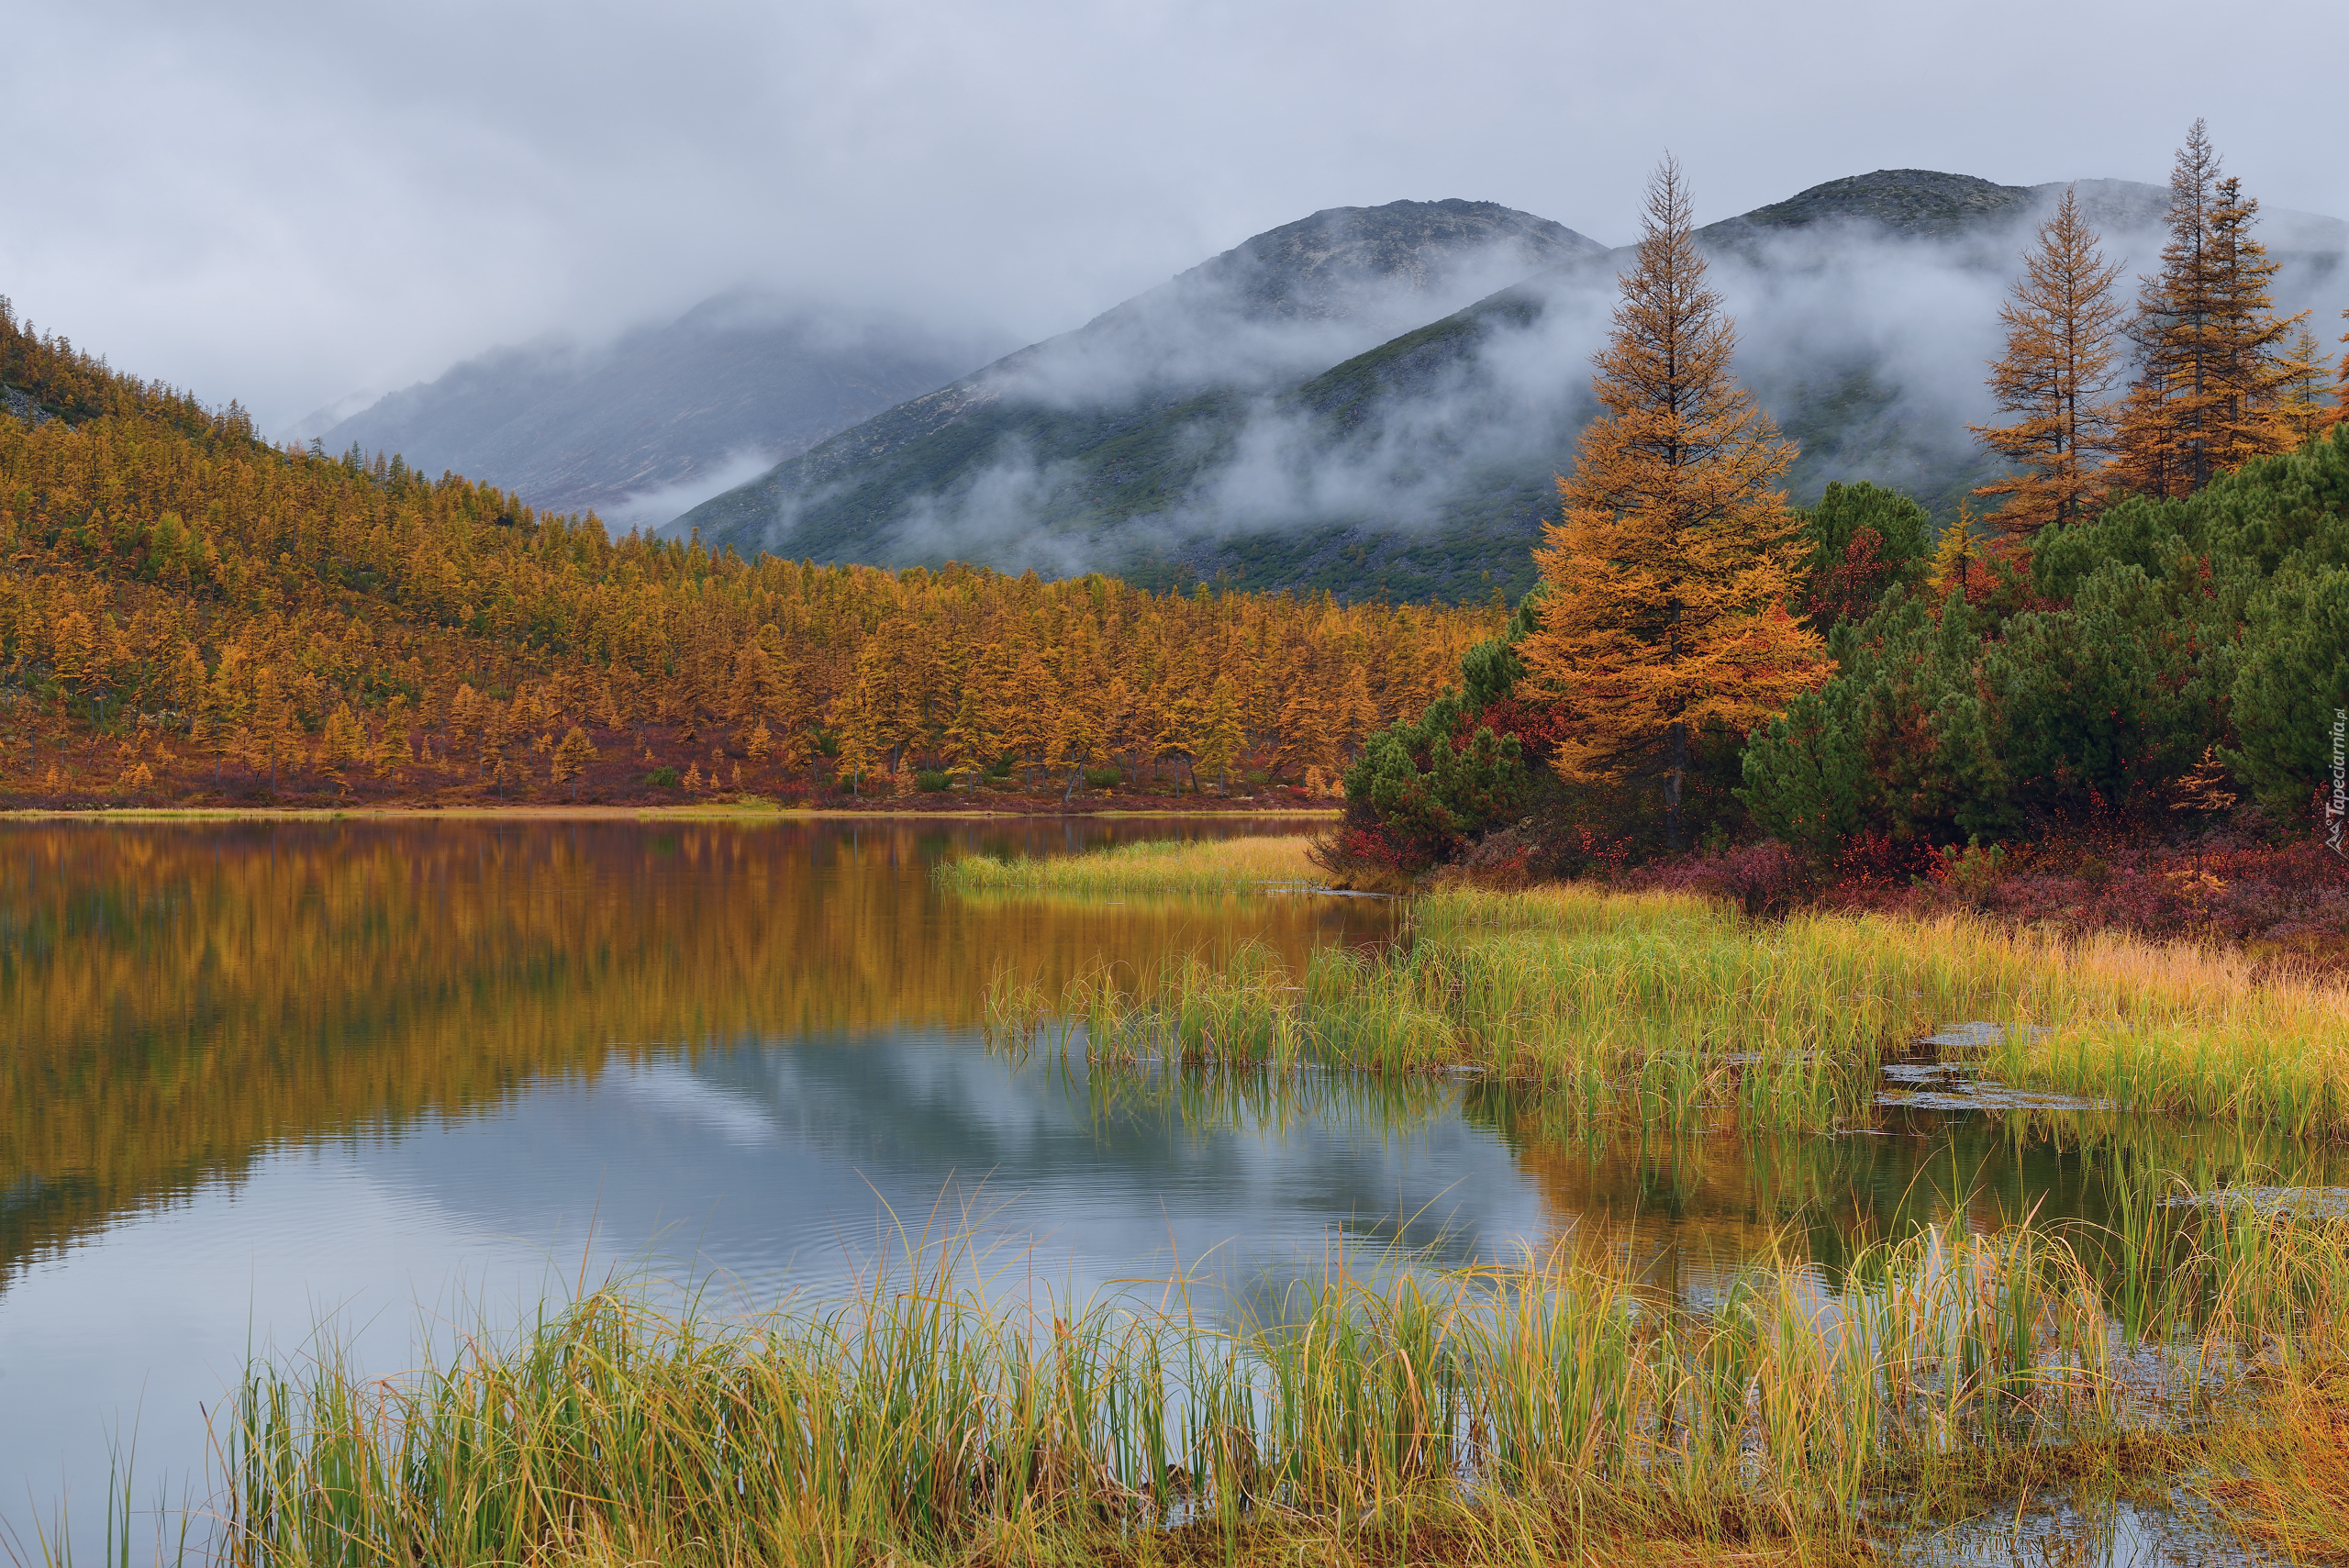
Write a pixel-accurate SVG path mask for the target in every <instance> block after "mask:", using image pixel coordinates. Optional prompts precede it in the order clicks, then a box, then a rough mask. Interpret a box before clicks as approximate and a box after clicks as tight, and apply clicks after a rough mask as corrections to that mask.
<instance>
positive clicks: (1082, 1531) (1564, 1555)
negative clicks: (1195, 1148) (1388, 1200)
mask: <svg viewBox="0 0 2349 1568" xmlns="http://www.w3.org/2000/svg"><path fill="white" fill-rule="evenodd" d="M2143 1212H2144V1213H2145V1214H2146V1215H2147V1216H2150V1217H2153V1218H2150V1219H2149V1220H2148V1223H2150V1224H2153V1225H2154V1226H2156V1227H2158V1228H2159V1229H2160V1234H2159V1235H2158V1236H2157V1237H2155V1238H2154V1240H2157V1241H2158V1242H2159V1246H2158V1247H2157V1248H2156V1250H2155V1251H2156V1253H2157V1255H2158V1259H2159V1261H2158V1262H2152V1261H2150V1258H2149V1257H2145V1258H2138V1259H2137V1261H2136V1262H2133V1263H2131V1264H2128V1265H2126V1267H2128V1268H2130V1269H2133V1270H2134V1272H2135V1277H2134V1278H2133V1280H2131V1281H2123V1280H2121V1279H2120V1278H2119V1277H2117V1275H2116V1274H2115V1273H2113V1272H2112V1271H2111V1269H2110V1266H2108V1265H2107V1264H2104V1263H2099V1262H2097V1261H2096V1260H2097V1259H2099V1258H2101V1257H2103V1256H2105V1254H2104V1253H2102V1252H2098V1251H2094V1250H2089V1251H2082V1250H2080V1249H2078V1248H2076V1246H2075V1245H2074V1244H2073V1240H2071V1239H2069V1238H2067V1236H2066V1235H2065V1234H2063V1233H2060V1232H2056V1231H2052V1230H2046V1229H2036V1228H2033V1227H2031V1226H2021V1227H2017V1228H2014V1229H2007V1230H2003V1231H1998V1232H1993V1233H1981V1234H1976V1233H1969V1232H1967V1231H1966V1230H1965V1229H1963V1228H1962V1227H1961V1226H1960V1225H1958V1224H1956V1223H1954V1222H1944V1223H1941V1224H1937V1225H1934V1226H1930V1227H1927V1228H1925V1229H1920V1230H1919V1231H1917V1232H1915V1233H1913V1234H1911V1235H1909V1236H1908V1237H1907V1238H1905V1239H1903V1240H1898V1241H1894V1242H1887V1243H1883V1244H1879V1245H1876V1246H1875V1247H1872V1248H1868V1249H1865V1250H1864V1251H1862V1252H1861V1253H1860V1254H1859V1255H1858V1256H1857V1257H1856V1258H1855V1259H1854V1261H1853V1262H1852V1263H1851V1264H1850V1266H1849V1267H1848V1268H1847V1269H1846V1270H1845V1271H1843V1272H1842V1273H1840V1274H1839V1275H1836V1276H1834V1277H1832V1278H1831V1277H1829V1276H1826V1275H1824V1274H1822V1273H1820V1272H1819V1271H1818V1270H1817V1269H1815V1268H1814V1267H1812V1266H1811V1265H1809V1264H1807V1263H1805V1262H1799V1261H1797V1260H1795V1259H1794V1258H1793V1257H1792V1256H1791V1255H1790V1254H1788V1253H1787V1252H1784V1251H1781V1252H1777V1253H1775V1254H1773V1255H1771V1256H1769V1257H1766V1258H1765V1259H1763V1260H1761V1261H1760V1262H1757V1263H1755V1264H1754V1265H1753V1266H1750V1267H1749V1268H1747V1269H1746V1270H1745V1271H1744V1272H1742V1273H1741V1274H1739V1275H1738V1276H1736V1277H1735V1278H1734V1279H1733V1280H1731V1281H1730V1282H1728V1283H1727V1284H1726V1287H1725V1288H1724V1289H1723V1290H1722V1291H1721V1292H1720V1294H1719V1295H1718V1296H1717V1297H1715V1298H1714V1299H1712V1300H1711V1301H1710V1302H1709V1304H1708V1305H1705V1306H1704V1307H1701V1308H1699V1307H1690V1306H1687V1305H1686V1304H1682V1303H1677V1302H1674V1301H1671V1300H1667V1299H1663V1298H1660V1297H1659V1296H1656V1295H1654V1294H1653V1292H1652V1291H1651V1290H1650V1289H1649V1288H1647V1287H1646V1286H1644V1285H1643V1284H1641V1283H1640V1281H1639V1279H1638V1273H1637V1270H1636V1268H1635V1267H1633V1266H1632V1265H1631V1260H1629V1259H1627V1258H1624V1257H1620V1256H1614V1255H1609V1254H1605V1253H1600V1252H1592V1251H1584V1252H1580V1253H1576V1252H1573V1251H1556V1252H1553V1253H1549V1254H1544V1255H1538V1256H1528V1257H1524V1258H1522V1259H1520V1261H1518V1262H1515V1263H1509V1264H1501V1265H1495V1266H1488V1267H1483V1268H1478V1269H1473V1270H1469V1271H1465V1272H1462V1273H1431V1272H1427V1271H1424V1270H1419V1269H1415V1268H1412V1267H1409V1266H1407V1265H1408V1260H1400V1259H1396V1260H1388V1261H1387V1263H1386V1266H1383V1267H1380V1268H1378V1269H1376V1270H1374V1271H1371V1272H1368V1273H1350V1272H1348V1271H1347V1270H1345V1269H1344V1268H1342V1267H1334V1266H1333V1268H1332V1270H1331V1271H1330V1273H1329V1274H1328V1275H1327V1276H1326V1277H1324V1278H1322V1279H1319V1280H1318V1281H1313V1282H1308V1283H1307V1284H1301V1285H1297V1286H1295V1287H1292V1288H1291V1289H1290V1290H1289V1291H1288V1292H1287V1293H1286V1296H1283V1297H1282V1298H1281V1299H1280V1300H1279V1301H1278V1304H1277V1307H1276V1309H1275V1310H1274V1311H1273V1313H1272V1314H1271V1315H1270V1316H1269V1317H1268V1318H1265V1319H1264V1320H1261V1321H1253V1322H1221V1321H1218V1322H1209V1321H1204V1320H1201V1319H1200V1318H1197V1317H1195V1316H1194V1315H1193V1314H1192V1313H1190V1312H1189V1311H1188V1310H1186V1308H1184V1307H1182V1306H1181V1304H1180V1300H1179V1297H1178V1298H1176V1299H1175V1301H1173V1302H1172V1303H1170V1304H1167V1305H1162V1306H1158V1307H1150V1306H1137V1305H1134V1304H1131V1303H1129V1302H1122V1301H1110V1302H1097V1303H1094V1304H1092V1305H1090V1306H1071V1305H1067V1304H1054V1303H1050V1302H1039V1303H1036V1304H1034V1305H1032V1306H1027V1307H1018V1306H1015V1307H1005V1306H1003V1305H1001V1304H1000V1303H999V1302H996V1301H993V1300H991V1299H990V1297H989V1296H988V1295H987V1293H986V1292H985V1290H984V1289H982V1288H979V1287H977V1286H975V1285H974V1284H971V1283H970V1282H969V1281H968V1280H967V1279H966V1278H965V1277H963V1276H962V1275H961V1274H959V1273H957V1267H958V1266H959V1265H957V1264H956V1263H955V1262H954V1261H953V1260H952V1259H948V1260H945V1261H941V1262H938V1263H937V1264H936V1265H935V1266H930V1265H924V1266H922V1267H918V1268H915V1269H912V1270H910V1271H907V1272H902V1273H896V1274H895V1275H893V1276H892V1277H890V1278H888V1279H885V1280H880V1281H876V1282H875V1283H874V1284H873V1286H872V1287H871V1288H869V1289H868V1290H867V1291H865V1292H864V1293H863V1295H861V1296H858V1297H856V1298H854V1299H852V1300H849V1301H845V1302H841V1303H838V1304H836V1305H833V1306H831V1307H824V1308H820V1309H817V1310H799V1311H791V1312H785V1313H780V1314H777V1315H775V1316H772V1317H767V1318H759V1319H756V1320H752V1321H743V1322H720V1321H712V1320H709V1319H706V1318H696V1317H693V1316H690V1315H686V1316H665V1315H663V1314H662V1313H661V1312H659V1311H656V1310H655V1309H653V1308H652V1307H651V1306H649V1305H648V1304H647V1303H646V1302H645V1301H644V1300H642V1299H641V1298H640V1297H637V1296H631V1295H630V1294H629V1293H628V1292H626V1291H623V1290H610V1291H605V1292H602V1293H598V1294H596V1295H595V1296H590V1297H589V1298H587V1299H586V1300H584V1301H582V1302H580V1303H578V1304H577V1305H576V1306H574V1307H572V1308H571V1309H570V1310H568V1311H566V1312H563V1313H561V1314H559V1315H557V1316H556V1317H554V1318H551V1319H550V1320H548V1321H546V1322H544V1323H542V1324H541V1325H540V1326H538V1327H537V1328H535V1329H530V1330H528V1331H526V1332H524V1333H522V1334H521V1335H519V1336H518V1337H516V1338H509V1339H506V1340H499V1339H498V1338H496V1337H495V1336H490V1335H484V1336H482V1337H481V1338H480V1339H478V1340H475V1341H474V1342H473V1343H472V1344H469V1345H468V1346H466V1347H465V1348H464V1349H463V1350H462V1351H461V1352H460V1353H458V1354H456V1355H455V1356H453V1357H451V1358H450V1359H449V1360H447V1361H446V1362H443V1363H441V1364H440V1365H438V1366H436V1367H434V1368H432V1369H430V1370H428V1371H426V1372H423V1373H417V1374H415V1375H413V1376H410V1377H406V1378H400V1379H393V1380H389V1381H376V1380H369V1379H365V1378H362V1377H360V1376H358V1375H356V1374H355V1373H352V1372H351V1370H350V1369H349V1368H348V1367H346V1366H344V1365H342V1364H341V1363H340V1362H337V1361H336V1360H334V1359H333V1358H331V1357H328V1359H327V1360H325V1361H324V1362H320V1363H318V1364H316V1365H314V1366H312V1367H311V1368H309V1369H308V1370H307V1371H306V1373H300V1374H298V1375H295V1374H289V1373H284V1372H281V1371H278V1370H275V1369H267V1368H262V1369H256V1370H255V1371H254V1372H253V1373H251V1374H250V1377H249V1379H248V1382H247V1386H246V1392H245V1396H244V1399H243V1401H242V1405H241V1407H240V1409H239V1411H238V1412H237V1413H236V1414H235V1415H234V1417H233V1418H230V1419H229V1422H228V1429H227V1430H225V1431H224V1432H223V1433H222V1434H221V1435H222V1438H223V1440H224V1451H225V1452H226V1454H227V1457H228V1465H229V1472H230V1474H231V1476H232V1478H233V1481H234V1483H235V1485H236V1486H237V1488H238V1495H237V1497H236V1506H235V1513H234V1528H233V1529H232V1530H231V1531H230V1532H229V1534H228V1537H227V1539H226V1540H224V1541H223V1543H222V1544H223V1545H224V1546H225V1547H226V1548H227V1549H228V1556H229V1557H230V1558H231V1559H232V1560H233V1561H235V1562H239V1563H243V1564H250V1565H251V1568H319V1565H324V1564H328V1563H331V1564H335V1565H336V1568H342V1565H345V1564H354V1563H362V1562H364V1563H384V1564H389V1563H393V1562H401V1563H409V1562H430V1563H435V1564H440V1563H451V1564H457V1563H476V1562H523V1561H529V1562H542V1563H570V1562H599V1563H600V1562H610V1561H617V1560H618V1559H622V1558H625V1559H627V1560H629V1561H632V1562H645V1561H659V1562H673V1563H712V1564H718V1563H726V1564H733V1563H751V1562H757V1563H783V1562H792V1563H800V1562H842V1563H849V1562H857V1563H863V1562H876V1563H877V1562H907V1563H914V1562H921V1563H941V1564H942V1563H978V1562H1028V1563H1039V1562H1072V1563H1073V1562H1112V1563H1127V1564H1136V1565H1141V1564H1158V1563H1165V1564H1176V1563H1193V1562H1207V1561H1214V1562H1224V1563H1235V1562H1245V1563H1252V1564H1253V1563H1262V1564H1265V1565H1266V1568H1270V1565H1271V1564H1273V1563H1275V1562H1297V1561H1308V1562H1339V1563H1352V1562H1378V1563H1402V1562H1477V1563H1490V1564H1523V1565H1525V1568H1532V1565H1533V1564H1536V1563H1540V1564H1548V1563H1553V1562H1564V1561H1620V1560H1622V1559H1623V1558H1624V1557H1625V1556H1627V1555H1638V1556H1641V1557H1654V1558H1658V1559H1661V1560H1663V1561H1678V1562H1691V1563H1697V1562H1731V1561H1763V1562H1846V1561H1856V1560H1859V1559H1861V1558H1864V1557H1865V1556H1866V1555H1868V1554H1869V1553H1870V1552H1871V1551H1878V1550H1881V1549H1883V1548H1885V1547H1887V1546H1891V1545H1896V1544H1898V1541H1899V1540H1900V1539H1901V1538H1902V1537H1903V1536H1904V1535H1905V1534H1906V1532H1908V1531H1909V1530H1911V1529H1918V1528H1937V1523H1936V1522H1937V1521H1938V1522H1942V1523H1945V1522H1946V1521H1948V1520H1949V1519H1951V1518H1964V1517H1968V1516H1979V1515H1981V1514H1983V1513H1984V1512H1986V1511H1987V1510H1991V1509H1995V1508H1998V1507H2001V1506H2004V1507H2006V1508H2008V1509H2009V1511H2011V1507H2012V1499H2013V1498H2014V1497H2015V1496H2029V1495H2031V1493H2032V1491H2033V1490H2034V1489H2035V1488H2038V1487H2041V1486H2049V1485H2066V1486H2068V1485H2075V1484H2077V1483H2079V1482H2081V1481H2082V1480H2083V1479H2086V1478H2090V1477H2107V1478H2110V1476H2112V1475H2115V1474H2117V1473H2121V1472H2124V1471H2127V1472H2133V1473H2136V1474H2138V1475H2140V1476H2141V1477H2146V1478H2149V1479H2150V1480H2152V1481H2153V1482H2154V1483H2155V1484H2158V1485H2166V1481H2167V1478H2170V1477H2173V1476H2175V1475H2176V1474H2177V1473H2183V1472H2184V1471H2185V1470H2186V1469H2187V1468H2188V1466H2190V1465H2193V1464H2195V1463H2197V1462H2199V1460H2201V1459H2202V1458H2204V1457H2207V1456H2211V1455H2218V1454H2222V1453H2226V1452H2230V1451H2232V1450H2230V1449H2229V1448H2228V1447H2227V1445H2228V1444H2231V1443H2232V1444H2234V1445H2236V1447H2237V1448H2239V1449H2240V1450H2241V1451H2243V1452H2246V1453H2248V1452H2250V1451H2253V1449H2254V1447H2255V1446H2256V1445H2257V1444H2259V1443H2263V1442H2264V1443H2266V1445H2267V1447H2266V1450H2263V1451H2274V1452H2277V1453H2278V1454H2281V1453H2284V1452H2287V1451H2289V1445H2290V1442H2291V1441H2292V1437H2291V1434H2290V1433H2289V1432H2285V1433H2283V1434H2282V1435H2281V1436H2280V1438H2279V1435H2278V1434H2277V1432H2274V1431H2271V1430H2270V1428H2271V1426H2272V1425H2273V1422H2274V1420H2275V1418H2276V1415H2277V1410H2278V1409H2279V1408H2282V1407H2280V1406H2278V1405H2277V1402H2276V1401H2275V1400H2273V1399H2266V1400H2263V1399H2262V1398H2261V1397H2260V1396H2259V1393H2260V1390H2261V1389H2263V1388H2265V1387H2266V1386H2268V1385H2271V1384H2273V1383H2275V1381H2276V1380H2277V1376H2278V1375H2279V1369H2288V1366H2289V1365H2290V1364H2291V1363H2292V1362H2293V1361H2294V1359H2295V1358H2299V1357H2304V1356H2321V1355H2336V1354H2337V1353H2338V1351H2339V1350H2340V1349H2341V1348H2342V1346H2343V1327H2344V1323H2345V1322H2349V1317H2345V1316H2344V1315H2349V1229H2343V1227H2341V1226H2340V1225H2338V1224H2325V1223H2314V1224H2309V1225H2305V1226H2300V1225H2295V1226H2275V1225H2270V1224H2266V1223H2265V1222H2263V1223H2258V1224H2242V1223H2236V1222H2234V1221H2233V1220H2232V1219H2231V1218H2229V1217H2227V1216H2226V1215H2225V1214H2224V1213H2223V1211H2221V1212H2220V1213H2216V1214H2208V1213H2198V1214H2194V1215H2191V1216H2188V1215H2186V1214H2184V1213H2182V1212H2181V1211H2177V1210H2165V1209H2160V1208H2157V1207H2146V1208H2144V1210H2143ZM2121 1299H2129V1300H2139V1299H2142V1300H2143V1301H2144V1302H2146V1303H2150V1309H2149V1310H2146V1311H2144V1312H2142V1313H2137V1314H2133V1315H2130V1314H2122V1315H2116V1313H2115V1310H2114V1307H2115V1302H2116V1301H2117V1300H2121ZM2131 1316H2133V1317H2134V1318H2135V1325H2136V1326H2135V1327H2134V1328H2133V1329H2132V1327H2131V1326H2130V1323H2129V1322H2128V1321H2127V1318H2129V1317H2131ZM2286 1344H2288V1345H2290V1346H2293V1347H2295V1349H2294V1350H2292V1351H2290V1352H2288V1353H2287V1352H2285V1351H2281V1350H2279V1349H2278V1348H2277V1347H2279V1346H2282V1345H2286ZM2292 1462H2293V1463H2295V1464H2298V1465H2299V1469H2297V1470H2295V1471H2293V1472H2291V1477H2292V1480H2293V1482H2294V1483H2295V1484H2298V1485H2310V1484H2313V1485H2332V1486H2334V1488H2335V1489H2334V1491H2333V1492H2332V1496H2333V1497H2335V1498H2337V1497H2338V1496H2339V1493H2338V1488H2337V1481H2338V1477H2337V1475H2334V1474H2333V1473H2331V1472H2327V1473H2325V1474H2324V1475H2319V1474H2318V1473H2317V1472H2316V1470H2315V1469H2314V1468H2313V1466H2314V1465H2315V1464H2316V1463H2318V1461H2317V1460H2314V1459H2311V1458H2310V1457H2308V1456H2306V1455H2300V1456H2299V1457H2296V1458H2295V1459H2294V1460H2293V1461H2292ZM2283 1496H2284V1493H2283V1491H2282V1490H2281V1489H2280V1487H2279V1489H2278V1490H2277V1493H2276V1495H2275V1497H2274V1498H2273V1499H2267V1498H2266V1495H2264V1494H2255V1493H2254V1491H2250V1490H2245V1491H2243V1492H2242V1493H2241V1495H2240V1496H2239V1497H2237V1498H2235V1499H2233V1500H2232V1501H2230V1502H2228V1503H2227V1506H2229V1507H2232V1509H2233V1510H2234V1512H2235V1514H2236V1515H2237V1516H2238V1517H2240V1518H2244V1519H2256V1518H2265V1517H2268V1516H2269V1515H2279V1514H2280V1512H2281V1511H2282V1498H2283ZM2002 1500H2003V1503H2002ZM2262 1510H2265V1512H2264V1513H2263V1511H2262ZM2295 1539H2296V1540H2302V1539H2305V1538H2303V1537H2296V1538H2295Z"/></svg>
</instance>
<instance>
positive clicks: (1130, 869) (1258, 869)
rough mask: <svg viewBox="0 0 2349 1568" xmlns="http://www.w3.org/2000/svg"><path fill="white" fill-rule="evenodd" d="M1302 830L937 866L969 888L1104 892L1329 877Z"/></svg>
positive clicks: (1248, 886)
mask: <svg viewBox="0 0 2349 1568" xmlns="http://www.w3.org/2000/svg"><path fill="white" fill-rule="evenodd" d="M1307 844H1308V840H1306V839H1305V838H1303V837H1295V838H1248V839H1224V840H1215V841H1212V842H1208V843H1193V842H1186V841H1184V840H1152V841H1149V842H1144V843H1139V844H1120V845H1119V846H1117V847H1116V848H1114V849H1108V850H1103V851H1097V852H1095V853H1091V854H1084V855H1050V856H1036V857H1030V856H1015V857H1011V858H1008V859H1000V860H998V859H996V858H993V857H990V856H986V855H964V856H962V857H960V858H958V859H954V860H950V861H942V862H940V863H939V864H938V866H937V867H936V868H935V869H934V871H933V872H932V874H933V875H934V876H936V878H937V879H938V883H939V885H940V886H941V887H943V888H946V889H947V890H949V891H951V892H954V893H959V894H964V895H975V894H987V893H1004V892H1020V893H1041V894H1066V895H1080V896H1082V895H1108V894H1133V893H1252V892H1262V891H1264V889H1266V888H1268V887H1269V888H1283V889H1297V890H1305V889H1319V888H1323V887H1326V886H1327V885H1328V884H1327V882H1326V881H1325V880H1324V878H1323V877H1322V875H1321V873H1320V872H1319V871H1318V870H1316V869H1315V867H1314V866H1313V863H1312V862H1310V861H1308V860H1307V859H1306V845H1307Z"/></svg>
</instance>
